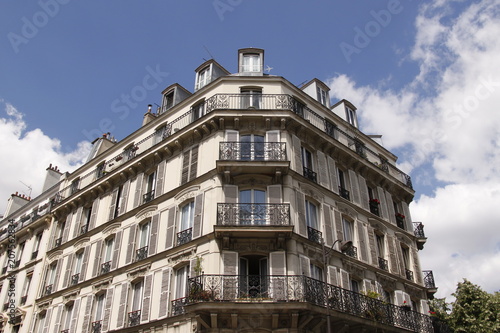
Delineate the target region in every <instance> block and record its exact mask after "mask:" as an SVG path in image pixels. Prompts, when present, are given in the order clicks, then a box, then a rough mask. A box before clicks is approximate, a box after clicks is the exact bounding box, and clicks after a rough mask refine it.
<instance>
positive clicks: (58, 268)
mask: <svg viewBox="0 0 500 333" xmlns="http://www.w3.org/2000/svg"><path fill="white" fill-rule="evenodd" d="M62 264H63V263H62V260H58V261H57V267H56V277H55V279H54V286H53V288H52V292H54V291H57V290H59V289H58V288H57V287H58V285H59V276H61V269H62Z"/></svg>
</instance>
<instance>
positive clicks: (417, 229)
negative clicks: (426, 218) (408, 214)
mask: <svg viewBox="0 0 500 333" xmlns="http://www.w3.org/2000/svg"><path fill="white" fill-rule="evenodd" d="M413 229H414V230H413V232H414V235H415V237H417V238H425V233H424V225H423V224H422V222H413Z"/></svg>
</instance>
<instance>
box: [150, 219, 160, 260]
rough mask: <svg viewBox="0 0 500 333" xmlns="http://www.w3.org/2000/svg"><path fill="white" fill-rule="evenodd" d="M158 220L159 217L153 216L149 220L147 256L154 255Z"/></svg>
mask: <svg viewBox="0 0 500 333" xmlns="http://www.w3.org/2000/svg"><path fill="white" fill-rule="evenodd" d="M159 220H160V215H159V214H156V215H153V217H152V218H151V234H150V237H149V245H148V256H152V255H154V254H156V246H157V244H156V243H157V241H158V240H157V239H158V221H159Z"/></svg>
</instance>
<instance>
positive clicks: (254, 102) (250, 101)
mask: <svg viewBox="0 0 500 333" xmlns="http://www.w3.org/2000/svg"><path fill="white" fill-rule="evenodd" d="M261 104H262V90H259V89H245V90H243V89H242V90H241V108H242V109H250V108H252V109H260V107H261Z"/></svg>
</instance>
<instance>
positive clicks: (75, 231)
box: [63, 207, 83, 243]
mask: <svg viewBox="0 0 500 333" xmlns="http://www.w3.org/2000/svg"><path fill="white" fill-rule="evenodd" d="M82 213H83V207H78V209H77V210H76V214H73V215H76V218H75V219H74V229H73V237H72V238H75V237H78V236H79V235H80V226H81V223H82ZM66 228H68V234H69V230H70V229H71V223H70V224H69V225H68V224H67V223H66ZM64 233H66V231H65V232H64ZM67 240H68V238H64V235H63V243H64V242H66V241H67Z"/></svg>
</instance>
